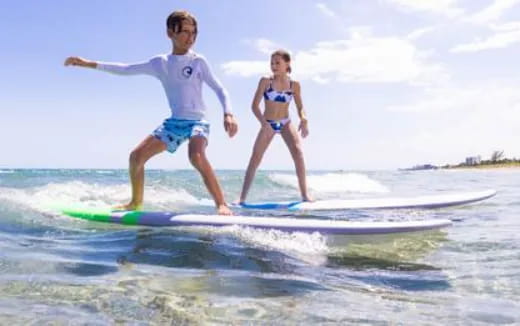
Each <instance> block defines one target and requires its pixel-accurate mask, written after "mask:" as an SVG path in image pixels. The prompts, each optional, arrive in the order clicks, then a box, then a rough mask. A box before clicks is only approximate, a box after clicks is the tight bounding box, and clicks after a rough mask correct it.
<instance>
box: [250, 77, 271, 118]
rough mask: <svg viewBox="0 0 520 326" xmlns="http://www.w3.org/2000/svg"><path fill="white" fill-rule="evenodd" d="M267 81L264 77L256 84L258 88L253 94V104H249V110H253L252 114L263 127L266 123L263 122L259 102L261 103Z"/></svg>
mask: <svg viewBox="0 0 520 326" xmlns="http://www.w3.org/2000/svg"><path fill="white" fill-rule="evenodd" d="M268 81H269V80H268V79H267V78H265V77H262V78H260V81H259V82H258V87H257V89H256V92H255V96H254V97H253V103H252V104H251V110H253V114H254V115H255V117H256V118H257V119H258V121H259V122H260V124H261V125H262V126H263V125H265V124H266V123H267V122H266V121H265V118H264V115H263V114H262V111H261V110H260V101H262V97H263V94H264V90H265V88H266V86H267V83H268Z"/></svg>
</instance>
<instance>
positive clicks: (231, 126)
mask: <svg viewBox="0 0 520 326" xmlns="http://www.w3.org/2000/svg"><path fill="white" fill-rule="evenodd" d="M224 130H226V132H227V133H228V135H229V137H233V136H234V135H235V134H236V133H237V131H238V123H237V121H236V120H235V117H234V116H233V115H232V114H230V113H226V114H224Z"/></svg>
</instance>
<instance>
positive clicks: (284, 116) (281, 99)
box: [239, 50, 312, 203]
mask: <svg viewBox="0 0 520 326" xmlns="http://www.w3.org/2000/svg"><path fill="white" fill-rule="evenodd" d="M271 71H272V72H273V75H272V76H271V77H262V78H261V79H260V82H259V83H258V88H257V90H256V93H255V96H254V98H253V104H252V110H253V113H254V115H255V116H256V118H257V119H258V121H259V122H260V125H261V128H260V131H259V132H258V136H257V137H256V141H255V145H254V147H253V154H252V155H251V159H250V160H249V165H248V167H247V171H246V175H245V179H244V185H243V186H242V193H241V194H240V200H239V202H240V203H245V201H246V198H247V193H248V191H249V188H250V187H251V182H252V181H253V178H254V176H255V172H256V169H257V168H258V165H259V164H260V161H261V160H262V157H263V156H264V153H265V151H266V149H267V147H268V146H269V144H270V143H271V141H272V140H273V137H274V136H275V135H276V134H280V135H281V136H282V138H283V140H284V141H285V143H286V144H287V147H288V148H289V151H290V152H291V156H292V158H293V160H294V165H295V167H296V174H297V176H298V183H299V186H300V192H301V196H302V199H303V200H304V201H311V200H312V199H311V198H310V196H309V194H308V193H307V184H306V180H305V162H304V160H303V152H302V146H301V140H300V137H299V135H298V131H300V132H301V136H302V137H303V138H305V137H307V135H308V134H309V129H308V126H307V118H306V117H305V112H304V110H303V104H302V99H301V91H300V83H298V82H297V81H295V80H291V79H290V78H289V75H288V74H289V73H290V72H291V56H290V55H289V53H288V52H287V51H284V50H278V51H275V52H274V53H273V54H272V55H271ZM262 98H264V102H265V110H264V112H263V114H262V112H261V111H260V107H259V105H260V101H261V100H262ZM293 98H294V102H295V103H296V107H297V109H298V116H299V117H300V125H299V127H298V131H297V130H296V128H295V126H294V125H293V123H291V119H290V118H289V103H290V102H291V100H292V99H293Z"/></svg>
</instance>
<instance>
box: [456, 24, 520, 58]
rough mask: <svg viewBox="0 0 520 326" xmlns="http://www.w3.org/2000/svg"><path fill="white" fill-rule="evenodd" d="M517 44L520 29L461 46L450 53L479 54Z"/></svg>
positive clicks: (519, 41)
mask: <svg viewBox="0 0 520 326" xmlns="http://www.w3.org/2000/svg"><path fill="white" fill-rule="evenodd" d="M515 43H520V28H519V29H517V30H512V31H507V32H501V33H497V34H494V35H491V36H490V37H488V38H486V39H484V40H477V41H474V42H471V43H465V44H459V45H457V46H455V47H453V48H452V49H451V50H450V51H451V52H454V53H460V52H477V51H482V50H489V49H498V48H505V47H507V46H509V45H511V44H515Z"/></svg>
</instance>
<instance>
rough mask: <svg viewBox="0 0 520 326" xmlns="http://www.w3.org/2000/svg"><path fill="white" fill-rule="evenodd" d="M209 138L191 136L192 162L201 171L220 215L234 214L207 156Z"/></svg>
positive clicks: (189, 147)
mask: <svg viewBox="0 0 520 326" xmlns="http://www.w3.org/2000/svg"><path fill="white" fill-rule="evenodd" d="M207 144H208V142H207V139H206V138H205V137H202V136H194V137H191V138H190V142H189V146H188V155H189V158H190V162H191V164H192V165H193V167H195V169H197V171H199V173H200V175H201V176H202V179H203V180H204V184H205V185H206V188H207V189H208V191H209V193H210V194H211V196H212V197H213V200H214V201H215V205H216V206H217V212H218V214H219V215H232V214H233V213H232V212H231V210H230V209H229V207H227V205H226V201H225V200H224V195H223V193H222V189H221V188H220V185H219V183H218V180H217V177H216V176H215V173H214V172H213V168H212V167H211V164H210V163H209V161H208V159H207V158H206V145H207Z"/></svg>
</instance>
